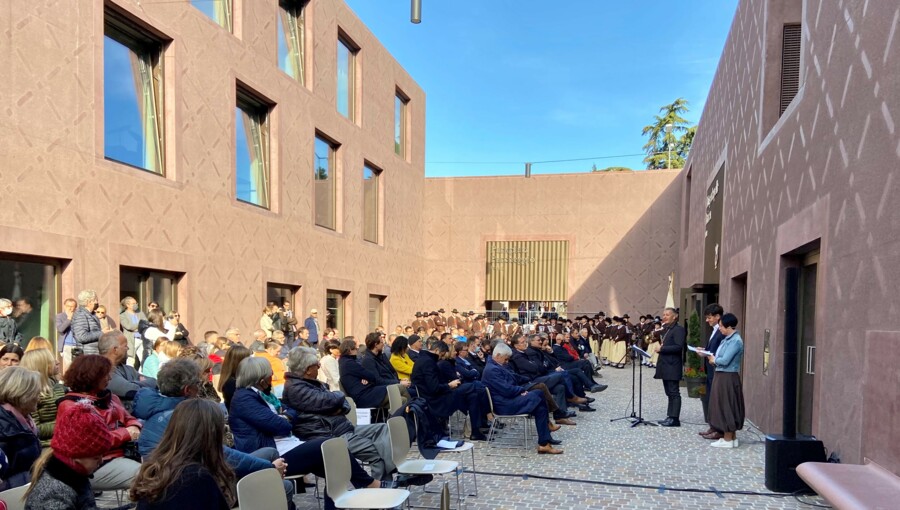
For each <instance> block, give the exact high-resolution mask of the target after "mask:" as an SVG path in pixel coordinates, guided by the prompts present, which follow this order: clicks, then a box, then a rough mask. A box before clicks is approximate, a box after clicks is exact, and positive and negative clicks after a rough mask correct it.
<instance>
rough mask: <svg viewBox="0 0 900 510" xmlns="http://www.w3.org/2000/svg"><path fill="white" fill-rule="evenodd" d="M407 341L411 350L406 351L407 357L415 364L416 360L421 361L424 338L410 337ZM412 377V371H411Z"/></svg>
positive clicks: (419, 336) (418, 336)
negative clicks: (420, 354)
mask: <svg viewBox="0 0 900 510" xmlns="http://www.w3.org/2000/svg"><path fill="white" fill-rule="evenodd" d="M407 341H408V342H409V345H408V346H409V349H408V350H407V351H406V355H407V356H409V359H411V360H412V361H413V363H414V364H415V362H416V360H417V359H419V353H420V352H421V351H422V336H421V335H410V337H409V338H408V339H407ZM410 375H412V371H410Z"/></svg>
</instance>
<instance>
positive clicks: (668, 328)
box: [653, 308, 687, 427]
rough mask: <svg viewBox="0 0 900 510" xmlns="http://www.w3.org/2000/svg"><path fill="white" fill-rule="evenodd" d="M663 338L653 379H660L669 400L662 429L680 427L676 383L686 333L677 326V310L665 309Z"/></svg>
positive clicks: (680, 366)
mask: <svg viewBox="0 0 900 510" xmlns="http://www.w3.org/2000/svg"><path fill="white" fill-rule="evenodd" d="M662 321H663V324H664V326H663V333H662V335H663V337H662V345H660V347H659V362H658V363H657V365H656V375H654V376H653V377H654V379H662V382H663V389H664V390H665V392H666V397H668V399H669V406H668V409H667V411H666V419H665V420H660V422H659V424H660V425H662V426H663V427H680V426H681V421H679V417H680V416H681V390H679V389H678V382H679V381H680V380H681V376H682V359H683V356H684V346H685V340H686V337H687V333H686V332H685V331H684V327H682V326H681V325H680V324H678V310H676V309H674V308H666V309H665V311H663V315H662Z"/></svg>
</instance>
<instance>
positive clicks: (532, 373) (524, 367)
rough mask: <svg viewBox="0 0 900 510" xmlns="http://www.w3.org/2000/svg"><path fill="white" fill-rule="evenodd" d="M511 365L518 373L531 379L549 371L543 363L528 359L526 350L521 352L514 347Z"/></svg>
mask: <svg viewBox="0 0 900 510" xmlns="http://www.w3.org/2000/svg"><path fill="white" fill-rule="evenodd" d="M509 366H510V367H512V369H513V370H514V371H515V372H516V373H517V374H519V375H522V376H525V377H527V378H528V380H529V381H533V380H535V379H537V378H538V377H541V376H542V375H545V374H546V373H547V371H546V370H545V369H544V366H543V365H542V364H540V363H535V362H534V361H532V360H530V359H528V356H527V355H526V354H525V353H524V352H519V351H518V350H517V349H513V353H512V356H510V358H509Z"/></svg>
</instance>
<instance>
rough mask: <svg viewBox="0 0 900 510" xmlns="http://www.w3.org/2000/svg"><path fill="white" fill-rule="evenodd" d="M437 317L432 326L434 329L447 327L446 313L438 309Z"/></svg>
mask: <svg viewBox="0 0 900 510" xmlns="http://www.w3.org/2000/svg"><path fill="white" fill-rule="evenodd" d="M438 314H439V315H438V316H437V317H435V318H434V326H435V327H436V328H446V327H447V315H446V314H447V312H446V311H445V310H444V309H443V308H438Z"/></svg>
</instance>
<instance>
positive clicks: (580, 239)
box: [423, 170, 681, 316]
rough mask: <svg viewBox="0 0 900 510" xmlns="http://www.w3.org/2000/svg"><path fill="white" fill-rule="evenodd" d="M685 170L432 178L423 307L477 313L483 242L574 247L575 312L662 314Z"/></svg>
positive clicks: (571, 274) (673, 261)
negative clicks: (548, 242) (550, 242)
mask: <svg viewBox="0 0 900 510" xmlns="http://www.w3.org/2000/svg"><path fill="white" fill-rule="evenodd" d="M677 177H678V172H677V171H672V170H662V171H653V172H623V173H590V174H567V175H539V176H534V177H531V178H525V177H470V178H446V179H427V180H426V183H425V218H424V231H425V240H424V243H425V244H424V251H423V254H424V256H425V283H424V304H425V307H426V308H428V309H436V308H437V307H438V306H444V307H446V306H450V307H459V308H460V309H463V308H465V309H467V310H468V309H472V310H480V309H483V307H484V296H485V287H484V285H485V267H486V266H485V244H486V242H487V241H493V240H542V239H548V240H549V239H565V240H568V241H569V251H570V255H569V280H568V293H569V303H568V305H569V306H568V309H569V310H572V311H577V312H596V311H598V310H604V311H606V312H607V313H619V314H622V313H626V312H627V313H629V314H631V315H635V316H636V314H635V312H637V314H644V313H654V314H656V313H659V311H660V310H661V307H662V306H663V305H664V304H665V298H666V291H667V289H668V276H669V273H670V272H671V271H673V270H674V268H675V265H676V258H677V252H676V247H677V241H678V230H677V229H678V211H679V210H680V207H681V185H680V181H678V179H677Z"/></svg>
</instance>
